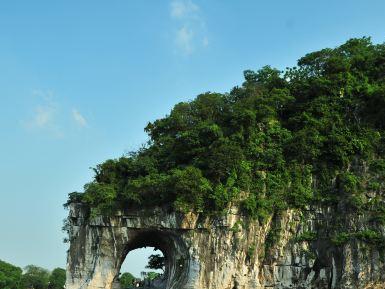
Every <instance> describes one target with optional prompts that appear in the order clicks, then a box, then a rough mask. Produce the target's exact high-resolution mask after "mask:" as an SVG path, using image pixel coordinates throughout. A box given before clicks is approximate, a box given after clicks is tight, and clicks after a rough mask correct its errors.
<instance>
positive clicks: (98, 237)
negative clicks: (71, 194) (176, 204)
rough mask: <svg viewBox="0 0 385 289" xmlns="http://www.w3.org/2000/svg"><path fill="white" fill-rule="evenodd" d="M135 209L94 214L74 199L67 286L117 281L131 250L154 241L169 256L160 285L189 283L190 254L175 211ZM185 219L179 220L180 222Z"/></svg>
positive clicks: (160, 288)
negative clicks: (90, 216)
mask: <svg viewBox="0 0 385 289" xmlns="http://www.w3.org/2000/svg"><path fill="white" fill-rule="evenodd" d="M160 212H162V210H160V209H159V210H158V212H157V213H154V212H150V211H140V210H139V211H135V212H133V211H130V212H129V213H124V214H123V213H119V214H117V215H116V216H113V217H101V216H99V217H95V218H89V217H88V212H87V209H86V208H85V207H84V206H83V205H82V204H80V203H76V204H71V205H70V214H69V218H68V221H69V228H70V229H69V238H70V243H71V246H70V249H69V251H68V257H67V282H66V288H67V289H80V288H82V289H83V288H84V289H86V288H87V289H96V288H106V289H110V288H111V287H112V284H113V281H114V279H115V278H116V277H117V275H118V273H119V271H120V267H121V265H122V263H123V262H124V260H125V257H126V255H127V254H128V253H129V252H130V251H132V250H135V249H138V248H142V247H154V248H157V249H159V250H161V251H162V253H163V255H164V256H165V259H166V262H165V273H164V277H163V278H162V280H161V281H158V282H157V283H156V284H155V285H154V288H157V289H176V288H178V289H179V288H182V287H183V286H185V284H186V283H187V276H188V275H189V269H190V255H189V251H188V247H187V245H186V243H185V239H184V238H183V235H184V234H185V233H186V231H188V230H189V229H188V228H182V227H180V224H179V222H178V220H177V219H178V218H177V216H176V215H175V214H164V213H162V214H160ZM178 224H179V225H178Z"/></svg>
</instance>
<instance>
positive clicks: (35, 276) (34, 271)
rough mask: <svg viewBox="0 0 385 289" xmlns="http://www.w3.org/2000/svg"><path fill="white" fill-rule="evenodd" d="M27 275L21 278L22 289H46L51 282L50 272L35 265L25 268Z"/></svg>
mask: <svg viewBox="0 0 385 289" xmlns="http://www.w3.org/2000/svg"><path fill="white" fill-rule="evenodd" d="M24 270H25V273H24V274H23V276H22V278H21V286H22V289H29V288H33V289H46V288H47V286H48V281H49V276H50V274H49V271H48V270H46V269H43V268H40V267H38V266H35V265H28V266H26V267H25V268H24Z"/></svg>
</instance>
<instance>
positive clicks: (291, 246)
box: [66, 203, 385, 289]
mask: <svg viewBox="0 0 385 289" xmlns="http://www.w3.org/2000/svg"><path fill="white" fill-rule="evenodd" d="M336 210H338V208H330V207H328V208H311V209H310V208H309V210H307V211H302V212H300V211H294V210H288V211H285V212H282V213H281V214H279V215H275V216H272V218H271V219H270V220H267V221H264V222H263V223H260V222H258V221H257V220H250V219H248V218H246V217H244V216H242V214H240V213H239V212H238V210H237V209H236V208H232V209H230V210H229V212H228V213H227V214H226V215H225V216H223V217H221V218H209V217H206V218H203V217H200V216H197V215H194V214H186V215H183V214H179V213H176V212H173V211H169V210H167V209H162V208H156V209H152V210H136V211H129V212H120V213H118V214H116V215H115V216H112V217H96V218H89V217H88V216H87V210H86V208H85V207H83V205H82V204H80V203H72V204H71V205H70V212H69V217H68V224H69V226H68V228H69V239H70V249H69V251H68V260H67V262H68V263H67V282H66V289H80V288H81V289H96V288H98V289H101V288H106V289H111V286H112V284H113V281H114V279H115V278H116V276H117V274H118V273H119V270H120V266H121V264H122V263H123V261H124V259H125V256H126V255H127V253H128V252H129V251H131V250H133V249H136V248H140V247H144V246H152V247H156V248H159V249H160V250H161V251H162V252H163V254H164V256H165V257H166V268H165V274H164V277H163V279H161V280H158V281H157V282H156V284H155V285H154V288H159V289H261V288H270V289H273V288H274V289H289V288H297V289H300V288H314V289H315V288H317V289H323V288H325V289H326V288H327V289H332V288H339V289H347V288H353V289H356V288H357V289H358V288H360V289H361V288H367V289H369V288H385V274H384V273H385V266H384V259H385V256H384V252H383V248H381V247H378V246H374V245H373V244H370V242H369V243H368V242H365V241H364V240H359V239H357V238H350V239H349V238H345V240H344V242H340V243H337V244H336V242H332V241H331V239H330V237H328V236H331V235H333V234H334V235H335V234H337V232H340V231H341V230H344V231H348V230H349V231H360V230H361V231H362V230H364V229H365V228H366V226H367V224H369V223H370V222H369V219H368V217H365V216H364V215H357V216H355V215H349V214H348V213H347V214H343V215H341V214H337V213H336ZM337 216H338V217H337ZM377 229H378V232H380V233H381V234H382V236H384V235H385V229H384V227H378V228H377Z"/></svg>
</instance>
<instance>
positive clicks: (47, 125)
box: [20, 90, 88, 138]
mask: <svg viewBox="0 0 385 289" xmlns="http://www.w3.org/2000/svg"><path fill="white" fill-rule="evenodd" d="M31 96H32V98H33V99H34V100H35V102H36V105H35V106H34V107H32V110H31V112H30V115H29V117H27V118H26V119H25V120H22V121H21V122H20V123H21V125H22V126H23V127H24V129H26V130H27V131H30V132H41V133H45V134H48V135H50V136H53V137H55V138H62V137H64V135H65V134H64V133H65V132H68V130H69V129H70V128H71V126H70V122H71V120H72V121H73V122H74V123H75V124H76V125H77V126H78V127H80V128H83V127H87V125H88V123H87V120H86V118H85V117H84V116H83V115H82V114H81V113H80V112H79V110H78V109H76V108H73V109H72V110H71V109H70V108H69V107H66V106H63V105H59V104H58V103H57V102H56V101H55V99H56V96H55V93H54V92H52V91H50V90H33V91H32V92H31Z"/></svg>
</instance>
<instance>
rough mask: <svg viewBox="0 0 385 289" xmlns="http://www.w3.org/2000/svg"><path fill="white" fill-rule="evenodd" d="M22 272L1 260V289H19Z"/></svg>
mask: <svg viewBox="0 0 385 289" xmlns="http://www.w3.org/2000/svg"><path fill="white" fill-rule="evenodd" d="M21 275H22V270H21V269H20V268H19V267H16V266H13V265H11V264H9V263H6V262H4V261H1V260H0V288H2V289H19V288H20V281H21Z"/></svg>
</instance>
